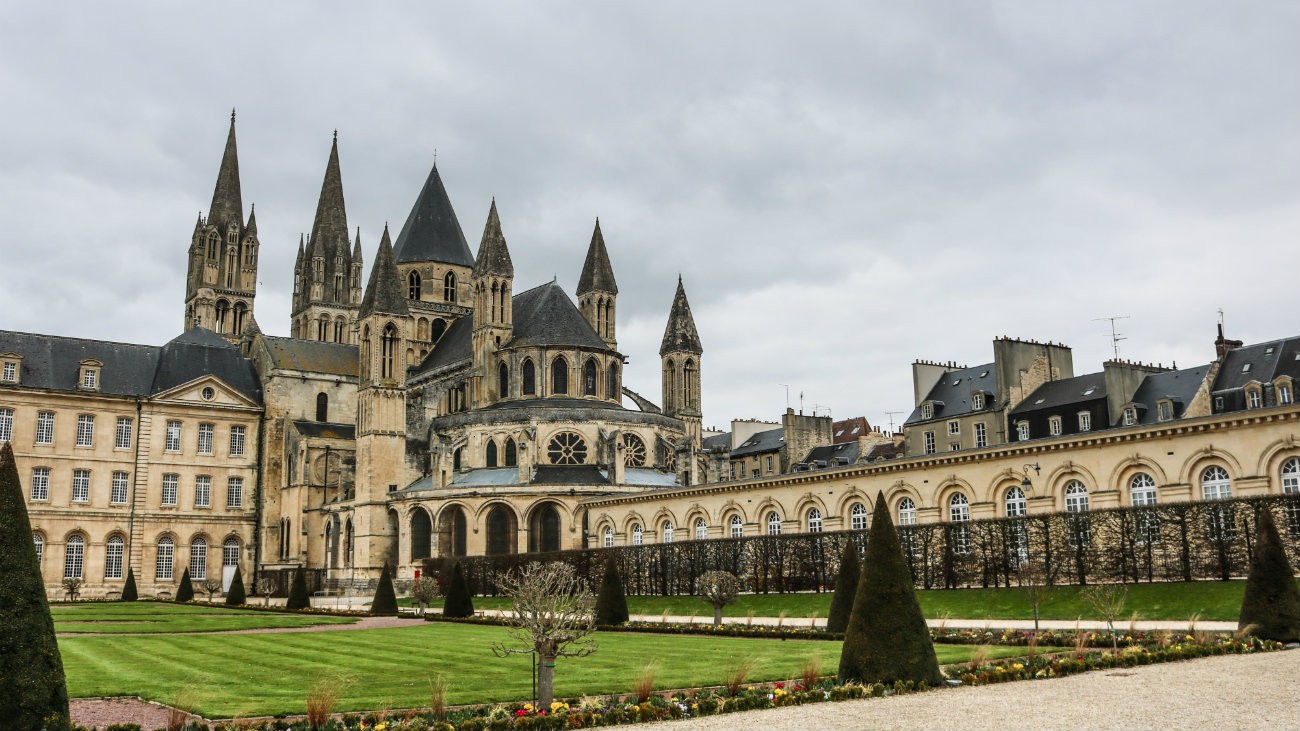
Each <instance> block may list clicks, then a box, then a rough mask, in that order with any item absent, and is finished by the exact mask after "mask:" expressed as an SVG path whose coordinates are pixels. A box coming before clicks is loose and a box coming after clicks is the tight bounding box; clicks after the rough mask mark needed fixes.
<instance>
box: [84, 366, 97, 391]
mask: <svg viewBox="0 0 1300 731" xmlns="http://www.w3.org/2000/svg"><path fill="white" fill-rule="evenodd" d="M81 387H82V388H85V389H95V388H99V371H98V370H96V369H94V368H83V369H82V370H81Z"/></svg>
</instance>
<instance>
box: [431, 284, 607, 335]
mask: <svg viewBox="0 0 1300 731" xmlns="http://www.w3.org/2000/svg"><path fill="white" fill-rule="evenodd" d="M512 302H513V307H514V320H515V327H514V336H513V337H511V338H510V343H509V345H510V346H512V347H517V346H533V345H568V346H577V347H587V348H599V349H602V350H604V349H608V346H607V345H605V341H604V340H601V339H600V336H599V335H597V334H596V331H595V330H593V329H591V323H589V322H587V318H585V317H583V316H582V313H581V312H580V311H578V307H577V305H575V304H573V300H571V299H569V295H568V294H567V293H566V292H565V291H564V290H563V289H562V288H561V287H560V285H558V284H556V283H555V282H554V281H551V282H547V283H546V284H543V285H542V286H540V287H534V288H532V289H530V290H528V291H527V292H521V293H519V294H517V295H515V296H514V298H513V300H512ZM443 337H444V338H445V337H446V336H445V335H444V336H443Z"/></svg>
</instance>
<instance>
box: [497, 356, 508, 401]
mask: <svg viewBox="0 0 1300 731" xmlns="http://www.w3.org/2000/svg"><path fill="white" fill-rule="evenodd" d="M497 397H498V398H509V397H510V366H508V365H506V364H505V363H502V364H501V365H500V367H498V368H497Z"/></svg>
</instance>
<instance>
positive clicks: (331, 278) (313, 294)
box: [290, 132, 361, 343]
mask: <svg viewBox="0 0 1300 731" xmlns="http://www.w3.org/2000/svg"><path fill="white" fill-rule="evenodd" d="M360 306H361V231H360V230H358V231H357V234H356V241H355V243H354V242H353V241H349V239H348V215H347V211H346V209H345V207H344V203H343V176H342V174H340V172H339V136H338V132H335V133H334V142H333V144H332V145H331V146H330V156H329V161H328V162H326V163H325V179H324V180H323V181H322V182H321V187H320V199H319V200H318V201H317V203H316V218H315V220H314V221H313V222H312V226H311V238H309V239H307V241H306V242H305V244H304V242H303V241H302V240H301V239H299V241H298V260H297V262H295V264H294V268H293V310H292V312H291V313H290V331H291V332H292V334H293V336H294V337H298V338H302V339H304V340H320V341H323V342H327V343H356V342H357V332H356V330H357V328H356V325H357V310H358V308H360Z"/></svg>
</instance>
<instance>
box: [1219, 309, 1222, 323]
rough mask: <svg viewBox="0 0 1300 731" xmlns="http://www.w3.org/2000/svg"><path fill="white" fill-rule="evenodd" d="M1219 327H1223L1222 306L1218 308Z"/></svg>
mask: <svg viewBox="0 0 1300 731" xmlns="http://www.w3.org/2000/svg"><path fill="white" fill-rule="evenodd" d="M1219 327H1223V308H1222V307H1220V308H1219Z"/></svg>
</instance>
